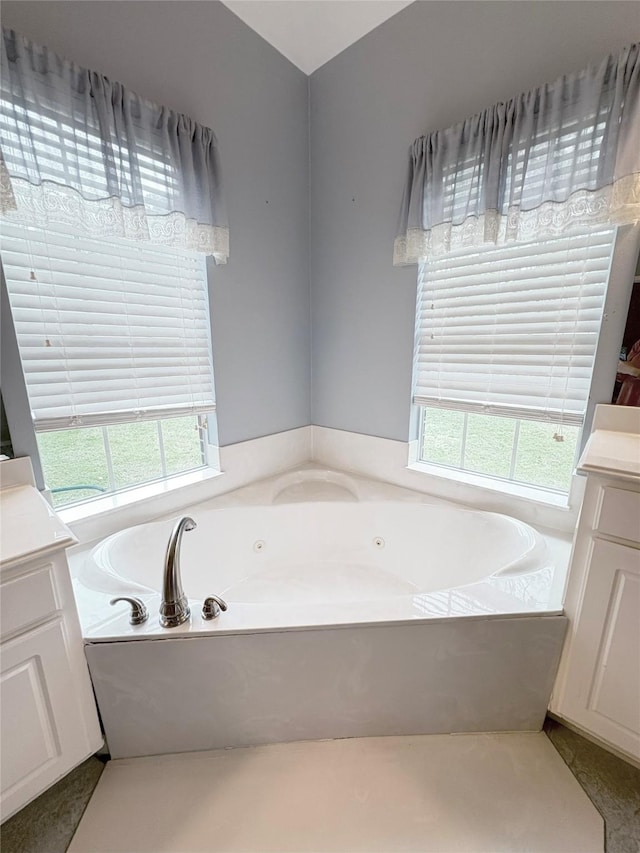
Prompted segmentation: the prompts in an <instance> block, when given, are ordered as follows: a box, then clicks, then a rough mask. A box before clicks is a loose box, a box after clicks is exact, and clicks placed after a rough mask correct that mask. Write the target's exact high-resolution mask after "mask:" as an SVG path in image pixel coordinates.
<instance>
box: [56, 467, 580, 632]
mask: <svg viewBox="0 0 640 853" xmlns="http://www.w3.org/2000/svg"><path fill="white" fill-rule="evenodd" d="M184 514H186V515H191V516H193V517H194V519H195V520H196V522H197V524H198V527H197V529H196V530H194V531H192V532H189V533H187V534H186V535H185V536H184V538H183V542H182V558H181V562H182V578H183V586H184V589H185V592H186V594H187V596H188V597H189V603H190V607H191V612H192V616H191V619H190V621H189V622H188V623H185V624H184V625H181V626H179V627H177V628H172V629H166V628H162V627H160V625H159V623H158V618H157V614H158V608H159V605H160V595H159V593H160V585H161V580H162V566H163V560H164V550H165V548H166V543H167V542H168V539H169V535H170V532H171V528H172V525H173V523H174V522H175V518H176V516H175V515H174V516H172V517H170V518H166V519H161V520H159V521H157V522H152V523H148V524H145V525H141V526H137V527H132V528H129V529H125V530H122V531H120V532H119V533H116V534H114V535H112V536H110V537H108V538H107V539H106V540H103V541H102V542H101V543H99V544H97V545H95V546H93V547H85V548H83V549H81V550H79V551H77V552H76V553H75V554H72V558H71V563H72V572H73V575H74V586H75V593H76V597H77V600H78V603H79V609H80V613H81V619H82V624H83V630H84V636H85V638H86V639H87V640H91V641H94V640H114V641H115V640H126V639H142V638H147V639H154V638H162V639H166V638H176V637H184V636H198V635H202V634H205V635H209V634H215V635H220V634H227V633H239V632H240V633H241V632H245V631H275V630H283V629H303V628H306V627H308V626H334V625H354V624H372V623H377V622H414V621H416V620H426V621H434V620H439V619H452V618H485V617H487V616H491V615H499V616H503V617H504V616H518V615H526V614H536V613H544V614H548V615H558V614H561V613H562V603H561V595H562V589H563V585H564V568H565V566H566V561H567V559H568V554H569V548H570V543H569V542H568V541H565V540H563V539H562V538H558V537H553V536H549V535H546V536H542V535H540V534H539V533H538V532H536V531H534V530H533V529H532V528H530V527H529V526H527V525H525V524H523V523H522V522H518V521H516V520H514V519H510V518H507V517H505V516H500V515H495V514H490V513H483V512H477V511H473V510H467V509H463V508H460V507H456V506H454V505H451V504H448V503H446V502H444V501H440V500H438V499H435V498H431V497H429V496H425V495H420V494H417V493H415V492H411V491H409V490H407V489H402V488H399V487H395V486H390V485H388V484H385V483H379V482H375V481H373V480H368V479H365V478H362V477H354V476H350V475H347V474H345V473H343V472H339V471H331V470H327V469H322V468H319V467H317V466H305V467H304V468H301V469H298V470H296V471H292V472H288V473H287V474H284V475H279V476H277V477H272V478H269V479H267V480H264V481H261V482H259V483H255V484H253V485H251V486H247V487H245V488H242V489H239V490H237V491H235V492H232V493H230V494H228V495H224V496H220V497H218V498H215V499H212V500H210V501H207V502H204V503H201V504H198V505H195V506H191V507H187V508H185V509H184ZM211 594H216V595H221V596H222V597H223V598H225V600H226V601H227V602H228V604H229V609H228V610H227V611H226V612H225V613H222V614H220V616H219V617H218V618H216V619H214V620H212V621H206V620H203V619H202V617H201V608H202V602H203V600H204V598H205V597H206V596H207V595H211ZM116 595H137V596H139V597H140V598H141V599H142V600H143V601H144V603H145V604H146V606H147V608H148V610H149V614H150V616H149V619H148V621H147V622H145V623H144V624H142V625H137V626H131V625H129V622H128V607H127V605H126V604H124V603H123V604H120V605H118V606H115V607H110V606H109V601H110V600H111V598H113V597H114V596H116Z"/></svg>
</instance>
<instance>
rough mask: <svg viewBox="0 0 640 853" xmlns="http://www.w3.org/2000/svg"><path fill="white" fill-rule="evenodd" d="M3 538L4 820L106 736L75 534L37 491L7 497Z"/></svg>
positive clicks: (2, 507) (0, 764)
mask: <svg viewBox="0 0 640 853" xmlns="http://www.w3.org/2000/svg"><path fill="white" fill-rule="evenodd" d="M1 464H2V466H3V467H4V466H6V465H8V464H9V463H6V462H3V463H1ZM0 534H1V536H0V669H1V675H0V815H1V818H2V820H3V821H4V820H6V818H8V817H10V816H11V815H12V814H14V813H15V812H16V811H18V809H20V808H22V807H23V806H24V805H26V804H27V803H28V802H29V801H30V800H32V799H33V798H34V797H36V796H37V795H38V794H40V793H41V792H42V791H44V790H46V788H48V787H49V786H50V785H52V784H53V783H54V782H56V781H57V780H58V779H60V778H61V777H62V776H64V775H65V773H67V772H68V771H69V770H71V769H72V768H73V767H75V766H76V765H77V764H79V763H80V762H81V761H83V760H84V759H85V758H87V757H88V756H90V755H92V754H93V753H94V752H95V751H96V750H97V749H99V748H100V746H101V745H102V736H101V733H100V726H99V722H98V716H97V711H96V706H95V702H94V698H93V692H92V689H91V683H90V680H89V673H88V669H87V665H86V661H85V658H84V651H83V645H82V636H81V633H80V625H79V622H78V616H77V612H76V607H75V601H74V598H73V590H72V586H71V580H70V576H69V569H68V566H67V560H66V556H65V548H66V547H68V546H69V545H72V544H73V543H74V539H73V536H72V535H71V533H70V532H69V530H68V529H67V528H66V527H65V526H64V525H63V524H62V523H61V522H60V520H59V519H58V518H57V516H56V515H55V513H54V512H53V511H52V510H51V508H50V507H49V505H48V504H47V502H46V501H45V500H44V499H43V498H42V496H41V495H40V494H39V493H38V491H37V490H36V489H35V488H34V487H33V486H32V485H15V486H9V487H5V488H2V489H0Z"/></svg>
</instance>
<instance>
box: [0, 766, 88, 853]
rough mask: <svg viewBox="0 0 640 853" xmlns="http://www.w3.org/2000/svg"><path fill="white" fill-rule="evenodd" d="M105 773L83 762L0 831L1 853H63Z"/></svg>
mask: <svg viewBox="0 0 640 853" xmlns="http://www.w3.org/2000/svg"><path fill="white" fill-rule="evenodd" d="M103 770H104V763H103V762H102V761H99V760H98V759H97V758H90V759H89V760H88V761H84V762H83V763H82V764H81V765H80V766H79V767H76V769H75V770H72V771H71V773H68V774H67V775H66V776H65V777H64V779H61V780H60V781H59V782H57V783H56V784H55V785H53V786H52V787H51V788H49V790H48V791H45V792H44V794H41V795H40V796H39V797H38V798H37V799H35V800H34V801H33V802H32V803H29V805H28V806H25V808H23V809H22V810H21V811H19V812H18V813H17V814H16V815H14V816H13V817H12V818H9V820H8V821H6V823H3V824H2V827H0V850H1V851H2V853H65V850H66V849H67V847H68V846H69V842H70V841H71V838H72V836H73V833H74V832H75V831H76V828H77V826H78V824H79V822H80V818H81V817H82V813H83V812H84V810H85V808H86V807H87V803H88V802H89V800H90V799H91V794H92V793H93V790H94V788H95V787H96V785H97V784H98V779H99V778H100V775H101V773H102V771H103Z"/></svg>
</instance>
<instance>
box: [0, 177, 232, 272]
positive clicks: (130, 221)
mask: <svg viewBox="0 0 640 853" xmlns="http://www.w3.org/2000/svg"><path fill="white" fill-rule="evenodd" d="M3 166H4V164H3V163H2V162H1V161H0V212H2V214H3V215H5V216H8V217H10V218H11V219H12V220H14V221H18V222H24V223H25V224H28V225H38V226H41V227H46V226H47V225H49V224H54V223H55V224H58V225H69V226H72V227H73V228H74V229H77V231H78V232H79V233H80V234H83V235H85V236H88V237H123V238H125V239H127V240H136V241H143V242H151V243H159V244H161V245H163V246H173V247H176V248H184V249H186V250H188V251H193V252H200V253H202V254H205V255H213V257H214V258H215V260H216V263H219V264H224V263H226V262H227V260H228V258H229V229H228V228H226V227H224V228H223V227H220V226H216V225H205V224H203V223H201V222H197V221H196V220H194V219H188V218H187V217H186V216H185V214H184V213H182V212H180V211H174V212H172V213H168V214H164V215H153V214H149V213H147V212H146V210H145V208H144V206H143V205H136V206H134V207H126V206H124V205H123V204H122V203H121V201H120V200H119V199H118V198H105V199H98V200H93V199H85V198H83V196H82V195H80V193H79V192H77V190H75V189H72V188H71V187H64V186H60V185H58V184H54V183H52V182H48V181H44V182H43V183H42V184H39V185H34V184H31V183H29V182H28V181H26V180H22V179H16V178H13V179H11V178H10V177H9V175H8V173H7V170H6V168H3Z"/></svg>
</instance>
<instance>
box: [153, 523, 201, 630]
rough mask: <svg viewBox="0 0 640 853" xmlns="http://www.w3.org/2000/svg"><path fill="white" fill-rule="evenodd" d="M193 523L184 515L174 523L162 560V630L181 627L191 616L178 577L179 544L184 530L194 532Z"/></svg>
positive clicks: (180, 580)
mask: <svg viewBox="0 0 640 853" xmlns="http://www.w3.org/2000/svg"><path fill="white" fill-rule="evenodd" d="M195 527H196V523H195V521H194V520H193V519H192V518H190V517H189V516H188V515H185V516H184V517H183V518H181V519H180V520H179V521H178V522H176V524H175V526H174V528H173V531H172V532H171V536H170V538H169V544H168V545H167V553H166V556H165V559H164V577H163V580H162V602H161V604H160V624H161V625H162V627H163V628H175V627H176V626H177V625H182V623H183V622H186V621H187V619H188V618H189V617H190V616H191V610H190V609H189V603H188V601H187V596H186V595H185V594H184V590H183V589H182V577H181V575H180V543H181V542H182V534H183V533H184V532H185V530H194V529H195Z"/></svg>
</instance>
